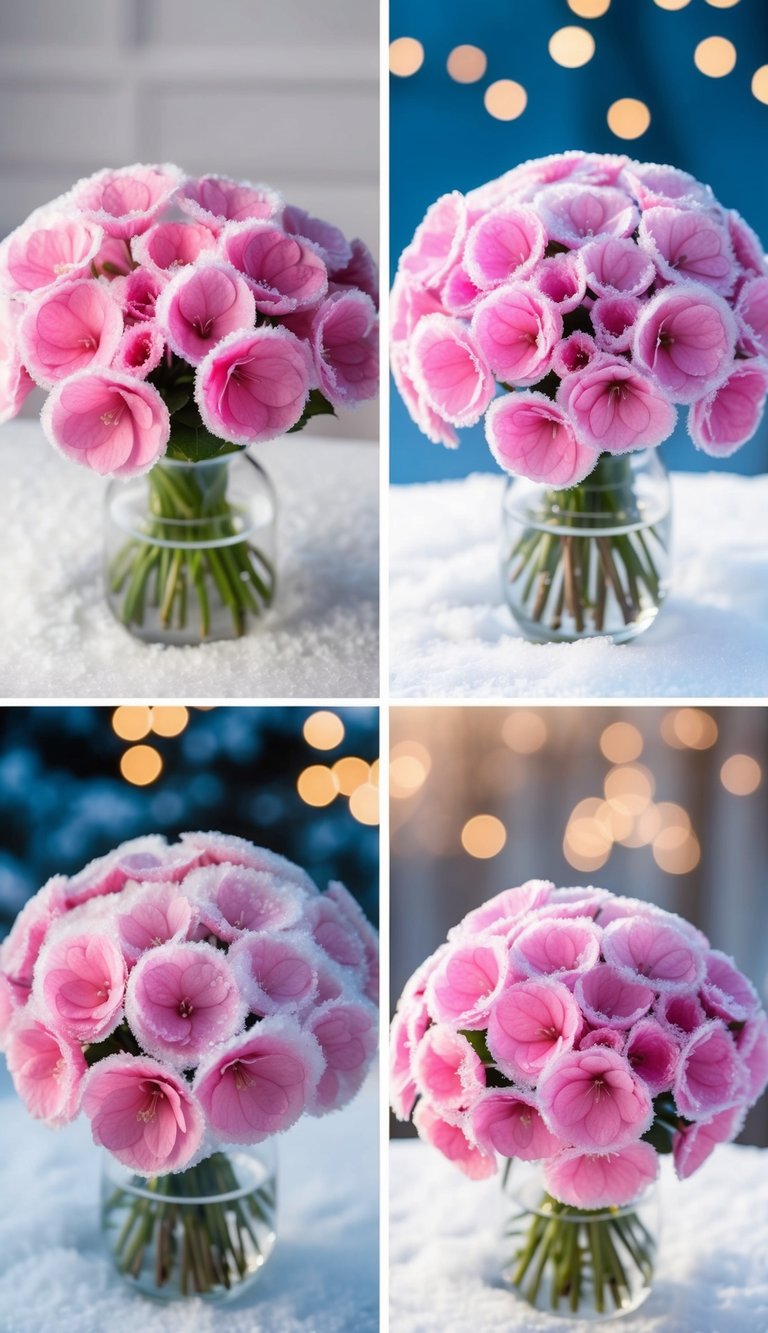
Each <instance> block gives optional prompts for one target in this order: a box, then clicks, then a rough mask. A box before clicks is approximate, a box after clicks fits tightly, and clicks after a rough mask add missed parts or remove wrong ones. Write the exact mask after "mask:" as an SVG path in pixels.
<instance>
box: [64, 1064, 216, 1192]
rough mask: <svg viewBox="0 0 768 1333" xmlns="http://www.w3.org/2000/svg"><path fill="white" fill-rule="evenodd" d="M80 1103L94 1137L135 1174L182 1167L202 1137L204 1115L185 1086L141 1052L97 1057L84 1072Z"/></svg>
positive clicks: (156, 1173)
mask: <svg viewBox="0 0 768 1333" xmlns="http://www.w3.org/2000/svg"><path fill="white" fill-rule="evenodd" d="M83 1108H84V1110H85V1113H86V1115H87V1116H88V1118H89V1120H90V1122H91V1133H92V1135H93V1141H94V1143H97V1144H99V1145H100V1146H101V1147H103V1148H107V1149H108V1150H109V1152H111V1153H113V1154H114V1156H115V1157H116V1158H117V1160H118V1161H119V1162H122V1163H123V1165H124V1166H127V1167H128V1168H129V1169H130V1170H132V1171H137V1172H139V1173H140V1174H141V1175H145V1176H157V1175H163V1174H165V1173H167V1172H169V1171H182V1170H183V1169H184V1167H185V1166H187V1165H188V1164H189V1162H190V1161H191V1159H192V1158H193V1157H194V1155H195V1153H196V1152H197V1151H198V1149H199V1148H200V1145H201V1143H202V1140H203V1131H204V1128H205V1121H204V1118H203V1114H202V1111H201V1110H200V1106H199V1103H198V1101H197V1099H196V1098H195V1097H194V1096H193V1094H192V1092H191V1091H190V1089H189V1086H188V1085H187V1084H186V1083H185V1081H184V1079H183V1078H181V1077H180V1076H179V1075H178V1074H175V1073H173V1071H172V1070H170V1069H168V1068H167V1067H166V1066H165V1065H163V1064H160V1063H159V1061H157V1060H150V1059H149V1058H148V1057H147V1056H132V1055H111V1056H108V1057H107V1059H106V1060H100V1061H99V1063H98V1064H97V1065H94V1067H93V1069H92V1070H91V1071H90V1073H89V1074H88V1076H87V1079H86V1082H85V1090H84V1093H83Z"/></svg>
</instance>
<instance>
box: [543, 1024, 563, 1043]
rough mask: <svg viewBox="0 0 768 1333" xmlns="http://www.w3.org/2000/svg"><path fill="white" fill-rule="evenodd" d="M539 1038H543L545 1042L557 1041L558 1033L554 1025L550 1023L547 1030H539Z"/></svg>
mask: <svg viewBox="0 0 768 1333" xmlns="http://www.w3.org/2000/svg"><path fill="white" fill-rule="evenodd" d="M541 1036H542V1037H544V1038H545V1039H546V1040H547V1041H557V1039H558V1037H559V1036H560V1033H559V1032H558V1030H557V1028H556V1027H555V1025H554V1023H550V1025H549V1027H548V1028H542V1029H541Z"/></svg>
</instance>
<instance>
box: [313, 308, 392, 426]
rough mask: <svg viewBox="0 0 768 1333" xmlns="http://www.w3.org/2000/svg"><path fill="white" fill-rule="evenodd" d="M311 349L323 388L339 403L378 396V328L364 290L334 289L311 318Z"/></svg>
mask: <svg viewBox="0 0 768 1333" xmlns="http://www.w3.org/2000/svg"><path fill="white" fill-rule="evenodd" d="M312 351H313V354H314V359H315V368H316V371H317V376H318V381H319V385H320V389H321V390H322V392H323V393H324V394H325V396H326V398H327V399H328V400H329V401H330V402H331V403H333V404H335V405H336V406H341V407H344V406H348V405H350V404H354V403H361V402H364V401H365V400H367V399H369V398H375V396H376V393H377V391H378V387H379V328H378V321H377V318H376V308H375V306H374V304H373V301H372V300H371V298H370V296H366V295H365V292H357V291H352V290H350V291H346V292H344V291H342V292H335V293H334V294H333V295H331V296H329V297H328V298H327V300H325V301H323V303H322V305H321V306H320V307H319V309H318V311H317V313H316V314H315V316H314V318H313V320H312Z"/></svg>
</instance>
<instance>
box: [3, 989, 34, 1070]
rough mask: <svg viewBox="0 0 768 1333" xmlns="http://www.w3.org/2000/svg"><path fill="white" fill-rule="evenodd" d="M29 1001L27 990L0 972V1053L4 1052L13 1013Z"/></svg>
mask: <svg viewBox="0 0 768 1333" xmlns="http://www.w3.org/2000/svg"><path fill="white" fill-rule="evenodd" d="M28 999H29V990H28V989H27V988H26V987H22V986H19V984H18V983H17V982H15V981H12V980H11V978H10V977H8V976H6V974H5V972H0V1051H4V1050H5V1046H6V1042H7V1040H8V1031H9V1029H10V1026H11V1021H12V1019H13V1016H14V1014H15V1013H17V1012H18V1010H19V1009H22V1008H23V1007H24V1005H25V1004H26V1003H27V1000H28Z"/></svg>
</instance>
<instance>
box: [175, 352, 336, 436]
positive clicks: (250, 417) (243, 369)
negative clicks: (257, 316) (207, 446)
mask: <svg viewBox="0 0 768 1333" xmlns="http://www.w3.org/2000/svg"><path fill="white" fill-rule="evenodd" d="M309 389H310V369H309V360H308V356H307V353H306V350H305V348H304V346H303V344H302V343H301V342H300V341H299V339H298V338H296V337H295V336H294V335H293V334H292V333H289V332H288V330H287V329H280V328H262V329H254V330H253V331H252V332H248V333H237V332H235V333H230V334H229V336H228V337H226V338H222V340H221V342H220V343H219V344H218V345H217V346H216V347H214V348H212V350H211V351H210V352H209V353H208V355H207V356H206V357H205V360H204V361H202V362H201V364H200V365H199V366H198V369H197V375H196V377H195V401H196V402H197V405H198V407H199V409H200V415H201V417H202V418H203V421H204V423H205V425H206V426H207V428H208V430H209V431H210V432H211V433H212V434H213V435H218V436H220V437H221V439H223V440H231V441H232V442H233V443H234V444H256V443H261V442H262V441H263V440H273V439H275V437H276V436H278V435H284V434H285V433H286V431H289V430H290V429H291V427H292V426H295V425H296V423H297V422H298V421H299V419H300V417H301V414H302V412H303V411H304V406H305V403H306V401H307V397H308V394H309Z"/></svg>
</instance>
